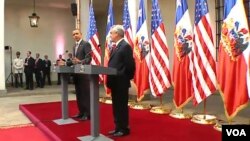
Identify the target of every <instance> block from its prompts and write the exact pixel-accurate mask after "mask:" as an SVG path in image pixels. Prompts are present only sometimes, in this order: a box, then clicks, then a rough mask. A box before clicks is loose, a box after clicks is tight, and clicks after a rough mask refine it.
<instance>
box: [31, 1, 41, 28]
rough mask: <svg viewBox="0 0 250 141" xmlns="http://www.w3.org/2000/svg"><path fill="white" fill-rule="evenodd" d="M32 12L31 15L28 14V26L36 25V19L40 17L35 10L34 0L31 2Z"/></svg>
mask: <svg viewBox="0 0 250 141" xmlns="http://www.w3.org/2000/svg"><path fill="white" fill-rule="evenodd" d="M33 4H34V5H33V10H34V11H33V13H32V15H31V16H29V19H30V27H38V20H39V19H40V17H39V16H38V15H37V14H36V12H35V9H36V8H35V7H36V2H35V0H34V3H33Z"/></svg>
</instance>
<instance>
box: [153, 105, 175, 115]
mask: <svg viewBox="0 0 250 141" xmlns="http://www.w3.org/2000/svg"><path fill="white" fill-rule="evenodd" d="M150 112H151V113H155V114H169V113H170V112H171V109H169V108H167V107H166V106H162V105H161V106H155V107H152V108H151V109H150Z"/></svg>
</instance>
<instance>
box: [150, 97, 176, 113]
mask: <svg viewBox="0 0 250 141" xmlns="http://www.w3.org/2000/svg"><path fill="white" fill-rule="evenodd" d="M159 99H160V106H155V107H152V108H151V110H150V112H151V113H155V114H169V113H170V112H171V109H169V108H168V107H167V106H164V105H163V102H162V101H163V100H162V95H161V96H159Z"/></svg>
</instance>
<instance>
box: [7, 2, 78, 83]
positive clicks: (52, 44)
mask: <svg viewBox="0 0 250 141" xmlns="http://www.w3.org/2000/svg"><path fill="white" fill-rule="evenodd" d="M32 12H33V8H32V7H21V6H20V5H5V17H4V20H5V22H4V23H5V26H4V29H5V32H4V36H5V40H4V45H5V46H6V45H9V46H11V47H12V50H13V52H12V54H13V58H14V57H15V53H16V51H20V52H21V57H22V58H25V57H26V52H27V51H28V50H30V51H31V52H32V56H33V57H35V53H40V56H41V58H44V55H45V54H47V55H48V56H49V58H50V59H51V60H52V61H54V60H56V58H57V56H58V55H59V54H62V53H64V52H65V50H69V51H70V52H71V50H72V47H73V43H74V41H73V39H72V30H73V29H74V26H75V21H74V17H73V16H72V14H71V11H70V9H69V8H68V9H64V8H61V9H60V8H45V7H36V13H37V14H38V15H39V16H40V20H39V24H38V28H31V27H30V25H29V18H28V16H30V15H31V13H32ZM4 53H5V60H6V61H5V72H6V73H5V77H6V78H7V76H8V74H9V73H10V52H9V51H4ZM65 58H67V56H65ZM55 76H56V75H55V74H53V77H52V80H56V79H57V78H56V77H55Z"/></svg>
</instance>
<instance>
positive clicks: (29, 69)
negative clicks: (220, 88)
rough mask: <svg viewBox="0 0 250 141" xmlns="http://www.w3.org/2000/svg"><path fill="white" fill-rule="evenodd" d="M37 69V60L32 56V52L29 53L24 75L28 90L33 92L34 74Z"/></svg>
mask: <svg viewBox="0 0 250 141" xmlns="http://www.w3.org/2000/svg"><path fill="white" fill-rule="evenodd" d="M34 67H35V59H34V58H33V57H32V56H31V51H28V52H27V58H25V61H24V73H25V79H26V90H28V89H29V90H33V89H34V85H33V83H34V82H33V72H34Z"/></svg>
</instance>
